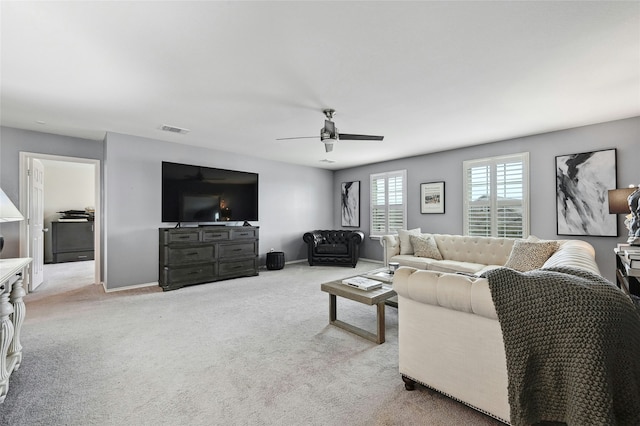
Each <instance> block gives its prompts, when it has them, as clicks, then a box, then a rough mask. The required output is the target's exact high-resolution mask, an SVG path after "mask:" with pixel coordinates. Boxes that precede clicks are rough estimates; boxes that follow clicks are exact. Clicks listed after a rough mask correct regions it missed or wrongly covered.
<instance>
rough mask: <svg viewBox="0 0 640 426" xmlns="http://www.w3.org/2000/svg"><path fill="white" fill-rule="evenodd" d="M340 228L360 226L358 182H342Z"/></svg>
mask: <svg viewBox="0 0 640 426" xmlns="http://www.w3.org/2000/svg"><path fill="white" fill-rule="evenodd" d="M340 204H341V206H342V213H341V214H342V226H353V227H359V226H360V181H359V180H356V181H353V182H342V188H341V201H340Z"/></svg>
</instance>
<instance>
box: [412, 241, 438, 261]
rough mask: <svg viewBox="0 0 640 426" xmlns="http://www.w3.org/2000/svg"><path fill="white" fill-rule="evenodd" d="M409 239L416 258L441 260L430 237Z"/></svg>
mask: <svg viewBox="0 0 640 426" xmlns="http://www.w3.org/2000/svg"><path fill="white" fill-rule="evenodd" d="M409 238H410V239H411V244H412V245H413V252H414V254H415V255H416V256H418V257H429V258H431V259H435V260H442V255H441V254H440V250H438V245H437V244H436V240H435V239H434V238H433V237H432V236H431V235H411V236H410V237H409Z"/></svg>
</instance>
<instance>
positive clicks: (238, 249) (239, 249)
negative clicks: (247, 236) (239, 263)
mask: <svg viewBox="0 0 640 426" xmlns="http://www.w3.org/2000/svg"><path fill="white" fill-rule="evenodd" d="M233 251H242V249H241V248H237V249H233Z"/></svg>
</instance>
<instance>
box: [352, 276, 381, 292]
mask: <svg viewBox="0 0 640 426" xmlns="http://www.w3.org/2000/svg"><path fill="white" fill-rule="evenodd" d="M342 284H346V285H348V286H351V287H355V288H359V289H360V290H373V289H376V288H380V287H382V283H381V282H380V281H376V280H372V279H371V278H366V277H351V278H345V279H344V280H342Z"/></svg>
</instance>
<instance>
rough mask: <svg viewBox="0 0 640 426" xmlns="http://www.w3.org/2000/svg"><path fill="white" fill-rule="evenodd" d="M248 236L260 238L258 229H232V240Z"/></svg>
mask: <svg viewBox="0 0 640 426" xmlns="http://www.w3.org/2000/svg"><path fill="white" fill-rule="evenodd" d="M247 238H251V239H253V238H258V230H257V229H252V228H246V229H232V230H231V239H232V240H242V239H247Z"/></svg>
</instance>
